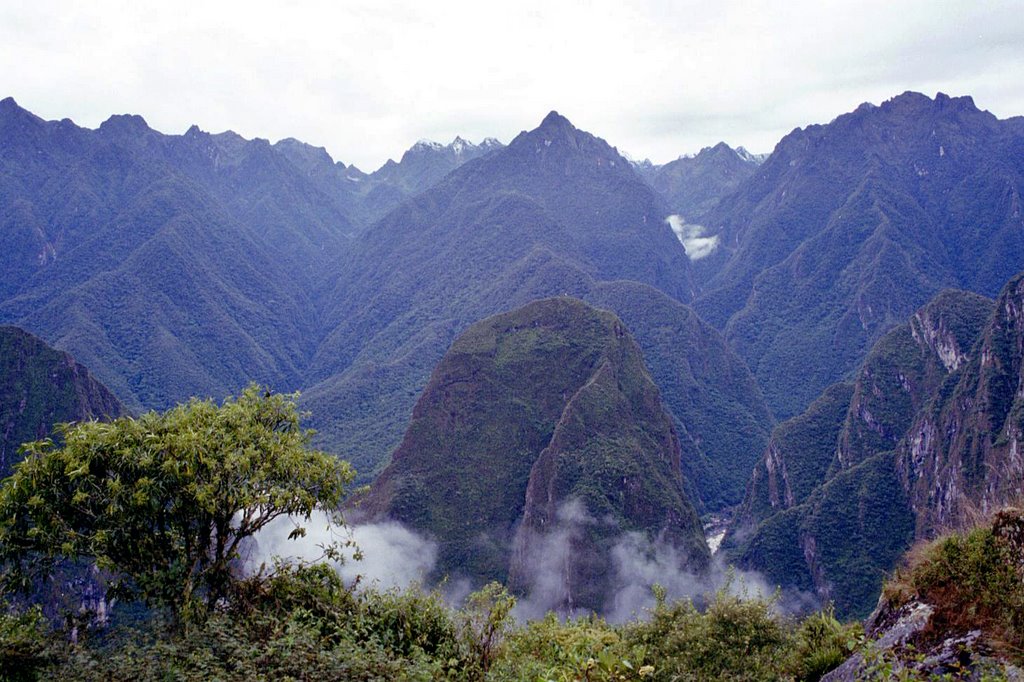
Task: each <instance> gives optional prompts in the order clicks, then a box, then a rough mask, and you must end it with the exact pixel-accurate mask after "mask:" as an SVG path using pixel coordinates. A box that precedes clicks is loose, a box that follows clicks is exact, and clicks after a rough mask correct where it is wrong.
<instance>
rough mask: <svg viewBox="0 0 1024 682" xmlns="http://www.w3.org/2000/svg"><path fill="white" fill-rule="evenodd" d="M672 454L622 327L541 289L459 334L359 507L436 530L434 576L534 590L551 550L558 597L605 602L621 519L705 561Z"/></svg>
mask: <svg viewBox="0 0 1024 682" xmlns="http://www.w3.org/2000/svg"><path fill="white" fill-rule="evenodd" d="M679 458H680V449H679V439H678V437H677V435H676V433H675V430H674V428H673V425H672V420H671V418H670V417H669V415H668V414H667V413H666V412H665V410H664V408H663V407H662V404H661V398H660V394H659V392H658V389H657V387H656V386H655V385H654V383H653V382H652V381H651V378H650V376H649V374H648V373H647V370H646V368H645V367H644V363H643V358H642V356H641V352H640V349H639V347H638V346H637V344H636V342H634V341H633V339H632V337H631V335H630V333H629V331H628V330H627V328H626V326H625V325H624V324H623V323H622V322H621V321H620V320H619V319H618V318H617V317H616V316H615V315H614V314H612V313H610V312H606V311H601V310H598V309H595V308H593V307H591V306H589V305H587V304H585V303H583V302H581V301H578V300H576V299H572V298H567V297H560V298H554V299H545V300H541V301H537V302H534V303H531V304H528V305H526V306H524V307H522V308H519V309H517V310H514V311H512V312H509V313H504V314H501V315H497V316H494V317H491V318H488V319H486V320H483V321H481V322H478V323H476V324H474V325H473V326H471V327H470V328H469V329H467V330H466V331H465V332H464V333H463V334H462V335H461V336H459V338H458V339H456V341H455V342H454V343H453V344H452V346H451V348H450V350H449V351H448V352H447V354H446V355H445V356H444V359H443V360H442V361H441V363H440V364H439V365H438V367H437V368H436V369H435V370H434V373H433V375H432V376H431V378H430V382H429V384H428V385H427V387H426V389H425V390H424V392H423V395H422V396H421V397H420V399H419V401H418V402H417V404H416V407H415V409H414V411H413V417H412V422H411V423H410V425H409V428H408V430H407V431H406V433H405V437H404V439H403V440H402V443H401V445H400V446H399V448H398V450H397V451H396V452H395V453H394V456H393V458H392V462H391V464H390V465H389V466H388V467H387V468H386V469H385V470H384V471H383V472H382V473H381V475H380V476H379V477H378V479H377V481H376V482H375V483H374V485H373V487H372V489H371V491H370V493H369V495H368V497H367V498H366V499H365V500H363V502H362V510H363V511H364V512H365V513H367V514H368V515H370V516H371V517H378V518H379V517H386V518H390V519H394V520H397V521H400V522H402V523H404V524H407V525H409V526H411V527H413V528H415V529H417V530H419V531H421V532H425V533H427V534H429V535H431V536H432V537H434V538H435V539H437V540H438V542H439V544H440V549H439V562H438V567H437V571H438V573H439V574H450V575H452V576H460V575H462V576H466V577H470V578H472V579H475V580H489V579H494V580H500V581H510V582H511V583H512V584H513V585H515V586H516V587H517V588H518V589H521V590H523V591H528V590H530V589H531V588H533V587H535V586H534V585H533V584H532V583H533V581H534V578H535V577H536V576H535V571H534V569H535V568H536V567H537V566H538V565H540V564H542V563H544V562H546V561H548V560H549V559H550V558H551V556H552V554H553V553H558V552H560V554H558V557H559V561H560V564H559V565H558V566H557V569H556V573H557V577H558V580H559V581H560V584H559V585H558V586H557V590H558V595H557V597H558V599H557V601H558V602H559V603H558V604H557V605H559V606H563V607H569V608H572V607H586V608H591V609H602V608H603V607H605V606H606V603H605V600H606V599H607V598H608V597H609V596H610V594H611V592H612V589H611V588H612V585H613V579H614V567H613V565H612V558H611V556H610V549H611V547H612V545H613V544H614V542H615V540H616V538H618V537H620V536H621V535H622V534H623V533H625V532H627V531H637V532H640V533H643V534H645V535H646V536H647V537H648V539H649V540H651V541H659V542H663V543H666V544H668V545H670V546H672V547H673V548H675V549H676V550H677V552H678V555H679V557H680V558H681V559H682V560H683V561H684V562H685V563H686V564H687V565H688V566H689V568H690V569H692V570H694V571H699V570H700V569H702V568H704V567H705V566H706V565H707V563H708V558H709V552H708V548H707V544H706V543H705V541H704V535H703V532H702V530H701V526H700V521H699V519H698V517H697V514H696V512H695V510H694V507H693V505H692V504H691V502H690V501H689V500H688V499H687V497H686V495H685V493H684V492H683V480H682V476H681V474H680V468H679ZM553 543H558V544H559V545H560V547H555V546H553Z"/></svg>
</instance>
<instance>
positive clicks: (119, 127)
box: [100, 114, 150, 134]
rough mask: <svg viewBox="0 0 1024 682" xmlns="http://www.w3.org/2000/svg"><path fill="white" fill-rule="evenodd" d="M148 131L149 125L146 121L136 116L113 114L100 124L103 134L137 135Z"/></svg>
mask: <svg viewBox="0 0 1024 682" xmlns="http://www.w3.org/2000/svg"><path fill="white" fill-rule="evenodd" d="M149 129H150V128H149V124H148V123H146V119H144V118H142V117H141V116H139V115H138V114H114V115H113V116H111V117H110V118H108V119H107V120H106V121H104V122H103V123H101V124H100V130H101V131H103V132H126V133H136V134H138V133H143V132H146V131H148V130H149Z"/></svg>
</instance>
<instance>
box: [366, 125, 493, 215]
mask: <svg viewBox="0 0 1024 682" xmlns="http://www.w3.org/2000/svg"><path fill="white" fill-rule="evenodd" d="M503 146H504V145H502V144H501V143H500V142H498V141H497V140H496V139H494V138H493V137H488V138H485V139H484V140H483V141H482V142H481V143H480V144H474V143H472V142H470V141H468V140H464V139H462V138H461V137H456V138H455V139H454V140H452V141H451V143H449V144H447V145H442V144H440V143H439V142H430V141H427V140H421V141H420V142H417V143H416V144H414V145H413V146H412V147H410V148H409V149H408V150H406V152H405V153H404V154H402V158H401V159H400V160H399V161H398V162H397V163H396V162H395V161H393V160H391V159H388V161H387V163H385V164H384V165H383V166H381V167H380V168H378V169H377V170H376V171H374V172H373V173H371V174H369V175H365V176H362V178H360V180H359V182H360V188H359V189H360V191H361V194H362V204H363V205H362V207H361V210H362V215H363V216H364V219H365V220H366V222H367V224H370V223H372V222H373V221H375V220H378V219H380V218H382V217H383V216H384V215H385V214H387V213H388V212H389V211H390V210H391V209H393V208H395V207H396V206H398V205H399V204H401V203H402V202H403V201H405V200H406V199H409V198H411V197H414V196H416V195H417V194H419V193H420V192H422V191H424V190H426V189H429V188H431V187H433V186H434V185H436V184H437V183H439V182H440V181H441V180H442V179H444V177H445V176H446V175H448V174H449V173H451V172H452V171H453V170H455V169H456V168H458V167H459V166H461V165H462V164H464V163H466V162H467V161H471V160H473V159H475V158H477V157H480V156H483V155H485V154H487V153H489V152H492V151H494V150H496V149H501V148H502V147H503Z"/></svg>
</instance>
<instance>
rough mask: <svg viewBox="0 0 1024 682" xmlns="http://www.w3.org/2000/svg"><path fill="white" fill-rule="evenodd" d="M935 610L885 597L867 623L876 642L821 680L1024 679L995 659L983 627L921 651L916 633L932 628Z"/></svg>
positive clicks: (925, 605)
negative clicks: (892, 605)
mask: <svg viewBox="0 0 1024 682" xmlns="http://www.w3.org/2000/svg"><path fill="white" fill-rule="evenodd" d="M934 612H935V609H934V608H933V607H932V606H931V605H930V604H927V603H925V602H922V601H911V602H909V603H907V604H904V605H903V606H901V607H899V608H898V609H895V610H894V609H892V608H890V607H889V605H888V604H886V603H885V602H884V598H883V600H880V601H879V605H878V608H876V609H875V612H874V613H872V614H871V617H870V618H869V619H868V620H867V622H866V624H865V625H866V630H867V633H868V636H869V637H870V638H872V642H871V643H870V644H869V645H868V647H867V648H866V650H864V651H861V652H858V653H856V654H854V655H853V656H851V657H850V658H848V659H846V661H844V662H843V664H842V665H840V666H839V667H838V668H836V669H835V670H833V671H832V672H830V673H828V674H827V675H825V676H824V677H822V678H821V679H822V682H856V680H864V679H903V677H901V676H906V677H908V678H909V679H932V678H941V677H942V676H944V675H952V676H954V679H959V680H982V679H1005V680H1022V679H1024V672H1022V671H1021V669H1020V668H1018V667H1017V666H1014V665H1012V664H1010V663H1007V662H1006V661H1003V660H1001V659H999V658H997V657H996V656H995V655H994V654H993V651H992V648H991V647H990V646H989V644H988V642H987V641H986V638H985V634H984V633H983V632H982V631H981V630H970V631H969V632H967V633H965V634H954V633H950V635H949V636H948V637H946V638H944V639H943V640H942V641H941V642H939V643H938V644H936V645H934V646H931V647H929V648H928V649H926V650H924V651H921V650H918V649H917V648H915V646H914V643H915V641H916V639H917V636H918V635H919V634H920V633H922V632H924V630H925V629H926V628H927V627H928V625H929V621H930V620H931V617H932V614H933V613H934Z"/></svg>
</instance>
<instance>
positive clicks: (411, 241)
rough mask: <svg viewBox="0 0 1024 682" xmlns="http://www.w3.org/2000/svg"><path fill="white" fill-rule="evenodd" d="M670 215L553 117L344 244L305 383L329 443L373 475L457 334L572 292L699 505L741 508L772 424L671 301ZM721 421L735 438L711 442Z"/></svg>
mask: <svg viewBox="0 0 1024 682" xmlns="http://www.w3.org/2000/svg"><path fill="white" fill-rule="evenodd" d="M668 214H669V209H668V208H667V206H666V205H665V203H664V202H663V200H662V199H661V198H660V197H658V196H657V195H656V194H655V193H654V192H653V191H652V190H651V189H650V188H649V187H648V186H647V185H646V184H645V183H644V182H643V181H642V180H641V179H640V178H639V177H638V176H637V174H636V173H635V172H634V171H633V169H632V167H631V165H630V164H629V163H628V162H627V161H626V160H625V159H623V158H622V157H621V156H620V155H619V154H618V153H617V152H616V151H615V150H614V149H613V148H612V147H610V146H609V145H608V144H607V143H606V142H604V141H603V140H600V139H598V138H596V137H593V136H592V135H590V134H588V133H585V132H583V131H580V130H577V129H576V128H575V127H573V126H572V124H571V123H569V121H568V120H566V119H565V118H564V117H562V116H560V115H558V114H557V113H554V112H552V113H551V114H549V115H548V116H547V117H546V118H545V119H544V121H543V122H542V123H541V125H540V127H538V128H537V129H535V130H533V131H530V132H524V133H522V134H520V135H519V136H518V137H517V138H516V139H515V140H513V141H512V143H510V144H509V146H508V147H506V148H504V149H501V150H498V151H495V152H493V153H490V154H488V155H486V156H484V157H482V158H479V159H476V160H474V161H471V162H469V163H467V164H465V165H463V166H462V167H460V168H459V169H458V170H456V171H455V172H453V173H452V174H451V175H449V176H448V177H447V178H445V180H443V181H442V182H441V183H440V184H438V185H437V186H436V187H434V188H432V189H430V190H428V191H426V192H424V193H423V194H421V195H419V196H418V197H416V198H415V199H413V200H411V201H409V202H407V203H406V204H403V205H402V206H401V207H399V208H398V209H396V210H395V211H393V212H392V213H390V214H389V215H388V216H386V217H385V218H384V219H382V220H381V221H380V222H378V223H377V224H376V225H374V226H372V227H371V228H370V229H369V230H367V231H366V233H365V234H363V235H361V236H360V237H359V239H357V240H356V241H355V242H354V243H353V245H352V247H351V249H350V250H349V252H348V255H347V258H346V260H345V261H344V262H345V265H344V267H342V268H341V269H340V274H339V277H338V280H337V281H336V282H335V284H334V289H333V293H332V294H331V295H330V296H329V297H328V300H329V301H331V302H332V304H333V307H332V308H331V309H330V310H329V311H328V313H327V314H326V316H325V319H326V321H327V323H328V324H329V325H330V326H331V327H333V329H332V331H331V332H330V333H329V334H328V335H327V336H326V337H325V340H324V342H323V343H322V344H321V345H320V348H319V350H318V352H317V354H316V357H315V358H314V362H313V365H312V369H311V372H310V375H309V376H310V378H312V379H321V381H320V383H318V384H317V385H314V386H312V387H311V388H310V389H309V390H308V391H307V392H306V401H307V402H306V404H307V405H309V406H310V408H311V409H312V412H313V413H314V414H315V415H318V416H319V421H318V422H317V424H316V427H317V429H318V430H319V431H320V433H321V437H322V438H323V439H324V442H325V443H329V444H331V445H332V446H335V447H337V448H338V450H339V451H340V453H341V454H342V456H344V457H346V458H351V460H352V461H353V462H354V463H355V464H356V467H357V469H359V470H361V471H363V472H367V471H372V470H373V468H374V467H375V466H379V465H380V464H381V463H382V462H386V456H387V454H388V453H389V452H390V451H391V450H392V449H393V448H394V447H395V446H397V445H398V442H399V439H400V434H401V431H402V429H404V427H405V425H406V423H407V421H408V415H409V413H410V411H411V409H412V404H413V401H414V400H415V396H416V395H417V393H418V391H419V390H420V388H421V387H422V386H423V385H425V383H426V379H427V376H428V375H429V373H430V371H431V370H432V369H433V367H434V364H435V363H436V362H437V360H439V359H440V358H441V356H442V355H443V353H444V351H445V350H446V349H447V347H448V345H449V344H450V343H451V341H452V339H453V338H454V337H455V336H456V335H457V334H458V333H459V332H460V331H461V330H463V329H465V328H466V327H468V326H469V324H471V323H472V322H474V321H476V320H478V319H481V318H483V317H486V316H488V315H491V314H494V313H497V312H500V311H503V310H508V309H509V308H510V307H514V306H518V305H523V304H525V303H528V302H529V301H531V300H535V299H537V298H540V297H545V296H552V295H560V294H569V295H572V296H576V297H579V298H582V299H584V300H587V301H590V302H593V303H595V304H597V305H600V306H603V307H608V308H611V309H612V310H613V311H615V312H617V313H618V314H620V315H621V316H622V318H623V319H624V320H625V321H626V323H627V325H629V326H630V328H631V329H633V330H634V332H635V334H636V336H637V340H638V343H639V344H640V346H641V347H642V348H644V352H645V355H646V357H647V361H648V363H649V366H650V367H651V372H652V374H653V375H654V377H655V380H656V381H657V382H658V383H659V386H662V390H663V393H664V395H665V400H666V404H667V406H668V408H669V410H670V411H671V412H672V414H673V415H674V416H675V417H676V418H677V419H678V420H682V422H681V423H679V422H677V423H678V424H679V430H680V433H681V434H683V433H688V434H689V436H683V438H684V441H686V440H689V441H690V442H691V444H690V445H689V446H688V445H687V444H685V443H684V450H687V449H689V451H690V452H693V453H694V455H693V456H692V457H688V458H685V459H684V466H689V467H691V468H690V469H689V470H687V471H685V473H686V474H687V475H688V477H689V478H690V479H691V480H692V482H693V484H694V485H695V486H697V488H698V496H699V497H700V498H701V499H702V500H703V501H704V502H705V503H707V504H708V505H709V506H712V507H720V506H721V505H722V504H725V503H730V502H731V503H735V502H737V501H738V500H739V498H740V497H741V496H742V488H743V481H742V478H743V476H745V474H746V472H747V471H749V467H750V466H752V464H753V462H754V461H755V460H756V457H757V453H758V452H760V450H761V448H763V446H764V442H765V440H766V438H767V431H768V428H769V424H770V419H771V418H770V416H769V414H768V412H767V410H766V409H765V407H764V404H763V401H762V398H761V395H760V390H759V389H758V388H757V387H756V385H755V384H754V382H753V381H752V380H751V378H750V375H749V372H748V371H747V370H746V368H745V367H744V366H743V363H742V362H741V361H740V360H739V359H738V358H737V357H736V356H735V355H734V354H733V353H732V352H731V351H730V350H729V349H728V348H727V346H726V345H725V344H724V343H723V342H722V341H721V339H720V337H719V335H718V334H717V333H716V332H714V330H713V329H711V328H710V327H708V326H707V325H705V324H704V323H702V322H700V321H699V320H698V319H697V318H696V316H695V315H693V313H692V311H690V310H689V309H687V308H685V306H683V305H682V304H681V303H680V302H679V301H680V300H686V299H688V297H689V295H690V291H691V284H690V276H689V270H690V264H689V261H688V259H687V257H686V253H685V250H684V248H683V247H682V246H681V244H680V242H679V241H678V240H677V238H676V237H675V236H674V235H673V233H672V231H671V229H670V228H669V226H668V225H667V224H666V221H665V218H666V216H667V215H668ZM702 398H703V399H702ZM722 419H727V420H729V421H730V422H734V423H735V424H736V425H737V426H736V428H735V429H734V430H731V431H729V432H728V433H725V434H722V435H719V432H720V431H721V429H719V428H717V426H716V424H718V423H720V420H722ZM698 471H700V472H702V473H701V474H700V475H697V474H696V472H698Z"/></svg>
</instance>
